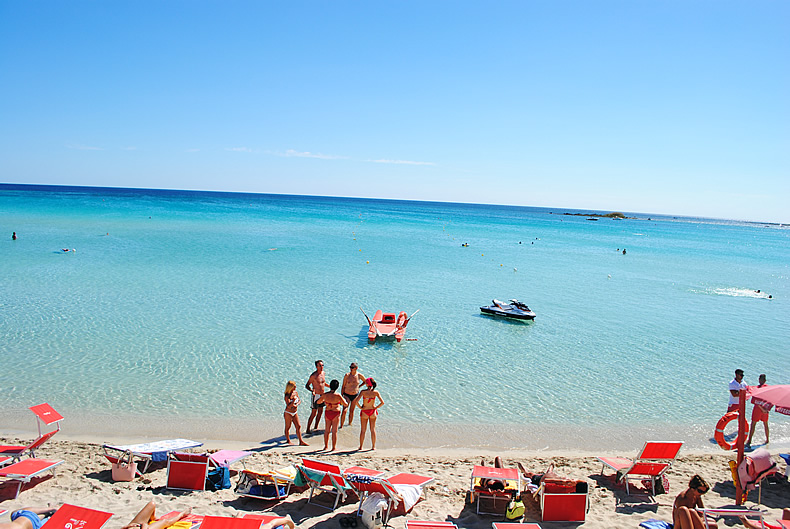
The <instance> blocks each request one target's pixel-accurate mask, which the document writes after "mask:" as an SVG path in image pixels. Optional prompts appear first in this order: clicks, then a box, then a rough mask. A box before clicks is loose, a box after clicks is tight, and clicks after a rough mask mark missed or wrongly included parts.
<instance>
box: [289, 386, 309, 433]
mask: <svg viewBox="0 0 790 529" xmlns="http://www.w3.org/2000/svg"><path fill="white" fill-rule="evenodd" d="M300 402H301V401H300V400H299V393H297V392H296V382H294V381H293V380H289V381H288V382H287V383H286V384H285V412H284V413H283V418H284V419H285V442H286V443H288V444H289V445H290V444H293V443H292V442H291V436H290V434H289V432H290V431H291V424H293V425H294V426H295V427H296V439H298V440H299V444H300V445H302V446H308V445H307V443H305V442H304V439H302V424H301V423H300V422H299V414H298V411H299V403H300Z"/></svg>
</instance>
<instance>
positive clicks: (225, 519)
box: [200, 516, 263, 529]
mask: <svg viewBox="0 0 790 529" xmlns="http://www.w3.org/2000/svg"><path fill="white" fill-rule="evenodd" d="M261 525H263V522H261V521H260V520H256V519H255V518H231V517H229V516H204V517H203V523H201V524H200V529H260V527H261Z"/></svg>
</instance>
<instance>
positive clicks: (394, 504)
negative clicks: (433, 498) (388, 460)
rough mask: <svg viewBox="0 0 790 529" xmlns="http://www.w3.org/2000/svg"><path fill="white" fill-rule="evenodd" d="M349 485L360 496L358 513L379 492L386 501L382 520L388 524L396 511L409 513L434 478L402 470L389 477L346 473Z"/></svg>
mask: <svg viewBox="0 0 790 529" xmlns="http://www.w3.org/2000/svg"><path fill="white" fill-rule="evenodd" d="M345 477H346V480H347V481H348V483H349V485H351V487H352V488H353V489H354V491H355V492H356V493H357V495H358V496H359V506H358V507H357V515H359V514H360V511H362V510H363V509H364V507H363V504H364V503H365V500H366V499H367V498H369V497H370V495H371V494H375V493H378V494H380V495H381V496H382V497H383V498H384V501H385V502H386V505H385V507H384V509H383V512H382V516H381V520H382V522H383V523H384V524H386V523H387V522H388V520H389V518H390V516H392V515H393V514H394V513H400V514H407V513H408V512H410V511H411V510H412V509H413V508H414V506H415V505H416V504H417V502H419V501H420V499H421V498H422V496H423V492H424V490H425V486H426V485H428V484H429V483H432V482H433V478H431V477H428V476H420V475H417V474H409V473H406V472H401V473H400V474H395V475H394V476H391V477H389V478H382V477H371V476H366V475H364V474H352V473H348V472H347V473H346V474H345Z"/></svg>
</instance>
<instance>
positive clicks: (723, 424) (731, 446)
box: [713, 411, 749, 450]
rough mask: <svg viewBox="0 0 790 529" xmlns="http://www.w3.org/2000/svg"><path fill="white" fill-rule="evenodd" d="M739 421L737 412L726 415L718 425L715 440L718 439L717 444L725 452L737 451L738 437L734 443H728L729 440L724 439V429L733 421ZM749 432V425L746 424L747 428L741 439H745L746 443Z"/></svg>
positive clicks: (714, 435)
mask: <svg viewBox="0 0 790 529" xmlns="http://www.w3.org/2000/svg"><path fill="white" fill-rule="evenodd" d="M737 419H738V412H737V411H730V412H727V413H725V414H724V415H723V416H722V418H721V419H719V422H717V423H716V433H714V434H713V438H714V439H716V442H717V443H719V446H720V447H722V448H723V449H725V450H735V447H736V446H738V437H736V438H735V440H734V441H733V442H732V443H728V442H727V440H726V439H725V438H724V428H725V427H726V426H727V425H728V424H729V423H730V421H732V420H737ZM748 431H749V423H748V422H746V428H745V429H744V431H743V432H741V434H742V435H741V437H743V441H744V442H746V435H747V432H748Z"/></svg>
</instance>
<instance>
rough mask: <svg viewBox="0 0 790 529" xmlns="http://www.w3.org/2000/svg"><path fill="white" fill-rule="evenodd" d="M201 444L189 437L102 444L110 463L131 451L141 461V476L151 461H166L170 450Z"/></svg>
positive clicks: (201, 444)
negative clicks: (134, 442) (122, 443)
mask: <svg viewBox="0 0 790 529" xmlns="http://www.w3.org/2000/svg"><path fill="white" fill-rule="evenodd" d="M198 446H203V443H199V442H197V441H190V440H189V439H166V440H163V441H154V442H151V443H140V444H133V445H110V444H106V445H103V446H102V448H103V449H104V457H106V458H107V459H108V460H109V461H110V463H117V462H118V459H119V458H120V457H121V456H122V455H123V454H124V453H126V452H131V453H132V455H133V456H134V457H136V458H138V459H140V460H141V461H142V462H143V468H142V469H138V471H137V475H138V476H141V475H142V473H143V472H146V471H147V470H148V467H149V466H150V465H151V463H154V462H161V463H164V462H166V461H167V456H168V454H169V453H170V452H175V451H177V450H186V449H188V448H197V447H198Z"/></svg>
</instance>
